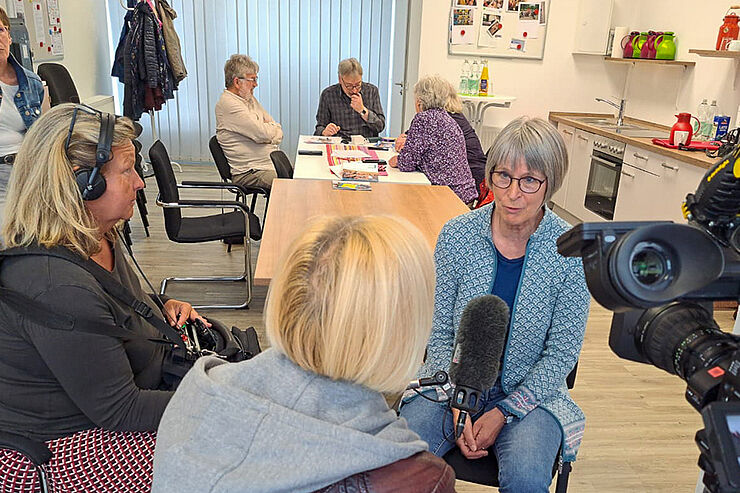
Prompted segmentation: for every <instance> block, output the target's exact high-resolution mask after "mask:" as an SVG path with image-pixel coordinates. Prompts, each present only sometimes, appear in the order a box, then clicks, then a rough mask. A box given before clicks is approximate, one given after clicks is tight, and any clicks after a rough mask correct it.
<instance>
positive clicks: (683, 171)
mask: <svg viewBox="0 0 740 493" xmlns="http://www.w3.org/2000/svg"><path fill="white" fill-rule="evenodd" d="M659 162H660V167H661V173H660V193H661V196H662V197H664V198H663V199H662V200H660V201H657V202H656V205H657V206H658V214H659V215H660V219H667V220H669V221H674V222H677V223H682V222H685V221H686V220H685V219H684V217H683V213H682V212H681V204H682V203H683V201H684V200H686V194H688V193H692V192H694V191H695V190H696V187H698V186H699V182H700V181H701V179H702V178H703V177H704V174H706V172H707V170H706V169H704V168H700V167H698V166H694V165H693V164H689V163H684V162H681V161H677V160H675V159H670V158H663V159H659Z"/></svg>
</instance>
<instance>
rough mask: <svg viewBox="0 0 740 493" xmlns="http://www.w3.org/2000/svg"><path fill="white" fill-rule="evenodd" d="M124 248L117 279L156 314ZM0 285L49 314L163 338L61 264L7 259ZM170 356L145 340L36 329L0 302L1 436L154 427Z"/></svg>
mask: <svg viewBox="0 0 740 493" xmlns="http://www.w3.org/2000/svg"><path fill="white" fill-rule="evenodd" d="M120 250H121V248H116V249H115V267H114V270H113V272H112V274H113V276H114V277H116V278H117V279H118V280H119V281H120V282H121V283H122V284H123V285H124V286H126V287H128V288H129V289H130V290H131V291H132V292H133V293H134V294H135V295H136V296H137V297H138V298H139V299H141V300H144V301H146V302H147V303H148V304H150V306H151V307H152V309H154V310H155V313H158V314H159V313H161V312H160V310H159V309H158V308H157V307H156V305H154V303H153V302H152V300H151V299H150V298H149V297H148V296H147V295H145V294H144V292H143V290H142V289H141V285H140V283H139V280H138V278H137V277H136V274H135V273H134V272H133V270H132V269H131V267H130V266H129V265H128V263H127V262H126V260H125V258H124V257H123V255H122V252H121V251H120ZM0 284H2V285H3V286H5V287H8V288H11V289H14V290H16V291H20V292H21V293H23V294H25V295H27V296H30V297H32V298H34V299H36V300H38V301H39V303H41V304H44V305H46V306H48V307H49V308H50V309H52V310H53V311H57V310H59V311H62V312H64V313H68V314H70V315H72V316H74V317H77V318H82V319H87V320H100V322H101V324H107V325H110V324H113V325H119V326H123V327H126V328H128V329H130V330H133V331H135V332H137V333H141V334H143V335H144V336H145V337H155V338H160V337H161V336H160V335H159V333H158V332H157V330H156V329H155V328H154V327H152V326H150V325H149V324H148V323H146V322H144V321H143V320H142V319H141V318H140V317H138V316H136V315H135V314H134V313H133V311H132V310H131V309H130V308H128V307H126V306H125V305H122V304H120V303H119V302H118V301H116V300H115V299H113V298H112V297H110V296H109V295H108V294H106V293H105V292H104V291H103V289H102V288H101V287H100V285H99V284H98V282H97V281H96V280H95V278H94V277H93V276H92V275H90V274H89V273H87V272H86V271H85V270H83V269H82V268H80V267H78V266H77V265H75V264H72V263H70V262H68V261H66V260H63V259H59V258H53V257H42V256H25V257H14V258H8V259H6V260H4V261H3V262H2V263H0ZM166 351H167V349H166V348H165V347H164V346H163V345H161V344H157V343H155V342H151V341H148V340H145V339H136V340H132V341H127V342H122V341H121V340H119V339H116V338H113V337H106V336H102V335H95V334H90V333H84V332H76V331H74V329H73V330H71V331H66V330H55V329H48V328H45V327H40V326H38V325H35V324H32V323H30V322H28V321H27V320H26V319H25V317H23V316H21V315H19V314H16V313H15V312H11V311H10V310H8V309H6V308H4V307H2V305H0V430H4V431H11V432H15V433H20V434H23V435H26V436H28V437H30V438H33V439H36V440H50V439H54V438H59V437H62V436H65V435H70V434H72V433H75V432H78V431H81V430H85V429H90V428H95V427H100V428H104V429H107V430H113V431H146V430H156V429H157V426H158V425H159V420H160V418H161V417H162V413H163V412H164V409H165V407H166V406H167V403H168V402H169V399H170V397H171V395H172V392H169V391H160V390H156V389H157V388H158V387H159V386H160V383H161V380H162V362H163V359H164V356H165V353H166Z"/></svg>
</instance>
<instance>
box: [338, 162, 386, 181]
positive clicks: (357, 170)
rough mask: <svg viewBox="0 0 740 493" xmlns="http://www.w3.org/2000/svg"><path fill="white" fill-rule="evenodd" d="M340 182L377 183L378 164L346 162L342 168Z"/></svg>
mask: <svg viewBox="0 0 740 493" xmlns="http://www.w3.org/2000/svg"><path fill="white" fill-rule="evenodd" d="M342 180H352V181H378V163H363V162H362V161H347V162H346V163H344V165H343V166H342Z"/></svg>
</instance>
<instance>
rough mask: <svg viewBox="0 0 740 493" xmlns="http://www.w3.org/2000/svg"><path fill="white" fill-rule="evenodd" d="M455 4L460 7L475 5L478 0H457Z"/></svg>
mask: <svg viewBox="0 0 740 493" xmlns="http://www.w3.org/2000/svg"><path fill="white" fill-rule="evenodd" d="M457 5H459V6H461V7H477V6H478V0H457Z"/></svg>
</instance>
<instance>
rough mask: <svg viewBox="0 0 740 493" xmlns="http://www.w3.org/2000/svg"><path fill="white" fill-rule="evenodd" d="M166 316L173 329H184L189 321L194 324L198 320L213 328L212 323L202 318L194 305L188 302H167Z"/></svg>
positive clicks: (165, 307) (165, 305)
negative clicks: (184, 325)
mask: <svg viewBox="0 0 740 493" xmlns="http://www.w3.org/2000/svg"><path fill="white" fill-rule="evenodd" d="M164 316H165V318H166V319H167V321H168V322H169V324H170V325H172V326H173V327H182V325H183V324H184V323H185V322H187V321H188V320H189V321H191V322H192V321H194V320H196V319H199V320H200V321H201V322H203V323H204V324H206V326H207V327H210V326H211V324H210V322H208V320H206V319H205V318H203V317H201V316H200V315H199V314H198V312H197V311H196V310H195V308H193V305H191V304H190V303H188V302H186V301H178V300H172V299H170V300H167V302H166V303H165V304H164Z"/></svg>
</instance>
